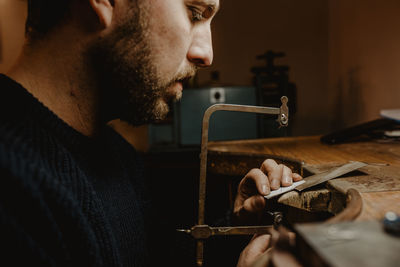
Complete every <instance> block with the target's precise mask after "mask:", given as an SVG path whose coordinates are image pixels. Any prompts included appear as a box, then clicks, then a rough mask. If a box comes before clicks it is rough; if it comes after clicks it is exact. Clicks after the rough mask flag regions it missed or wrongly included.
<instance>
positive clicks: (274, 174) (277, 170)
mask: <svg viewBox="0 0 400 267" xmlns="http://www.w3.org/2000/svg"><path fill="white" fill-rule="evenodd" d="M260 169H261V170H262V171H263V172H264V173H266V174H267V176H268V179H269V182H270V187H271V189H272V190H276V189H278V188H279V187H281V177H282V171H283V165H278V164H277V163H276V162H275V160H272V159H267V160H264V162H263V163H262V164H261V168H260Z"/></svg>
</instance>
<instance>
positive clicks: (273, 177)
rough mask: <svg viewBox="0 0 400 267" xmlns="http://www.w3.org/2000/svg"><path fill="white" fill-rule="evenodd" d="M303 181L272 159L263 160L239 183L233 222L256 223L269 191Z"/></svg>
mask: <svg viewBox="0 0 400 267" xmlns="http://www.w3.org/2000/svg"><path fill="white" fill-rule="evenodd" d="M301 179H303V178H302V177H301V176H300V175H299V174H297V173H293V172H292V170H291V169H290V168H289V167H287V166H285V165H282V164H277V163H276V162H275V161H274V160H272V159H267V160H265V161H264V162H263V163H262V164H261V167H260V168H259V169H252V170H251V171H249V172H248V173H247V174H246V176H245V177H244V178H243V179H242V181H240V184H239V187H238V192H237V195H236V199H235V204H234V209H233V213H234V216H235V220H236V221H237V222H238V223H239V224H241V223H247V222H253V224H254V223H256V221H257V218H259V216H260V215H261V212H262V211H263V210H264V208H265V198H264V196H266V195H268V194H269V193H270V191H271V190H276V189H279V187H281V186H290V185H292V184H293V181H294V182H297V181H300V180H301Z"/></svg>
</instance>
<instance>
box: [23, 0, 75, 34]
mask: <svg viewBox="0 0 400 267" xmlns="http://www.w3.org/2000/svg"><path fill="white" fill-rule="evenodd" d="M72 1H73V0H28V18H27V20H26V24H25V34H26V36H27V37H28V38H30V39H36V38H40V37H42V36H43V35H45V34H46V33H48V32H49V31H50V30H52V29H53V28H54V27H55V26H57V25H58V24H60V22H62V20H63V19H64V18H65V17H66V16H67V14H69V10H70V8H69V5H70V4H71V2H72Z"/></svg>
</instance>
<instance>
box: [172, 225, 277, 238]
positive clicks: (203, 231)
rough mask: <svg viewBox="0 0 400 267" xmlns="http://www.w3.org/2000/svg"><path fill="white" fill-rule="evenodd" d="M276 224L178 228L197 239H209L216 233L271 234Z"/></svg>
mask: <svg viewBox="0 0 400 267" xmlns="http://www.w3.org/2000/svg"><path fill="white" fill-rule="evenodd" d="M273 229H274V226H272V225H267V226H234V227H211V226H208V225H195V226H193V227H192V228H191V229H177V231H179V232H184V233H187V234H190V235H192V237H193V238H195V239H207V238H209V237H211V236H215V235H224V236H226V235H254V234H270V233H271V230H273Z"/></svg>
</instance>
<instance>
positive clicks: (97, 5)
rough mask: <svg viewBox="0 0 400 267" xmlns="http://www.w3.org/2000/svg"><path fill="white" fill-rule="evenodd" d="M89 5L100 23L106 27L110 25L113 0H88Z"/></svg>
mask: <svg viewBox="0 0 400 267" xmlns="http://www.w3.org/2000/svg"><path fill="white" fill-rule="evenodd" d="M89 3H90V6H91V7H92V9H93V11H94V12H95V13H96V15H97V17H98V18H99V22H100V24H101V25H102V26H103V27H104V28H106V27H108V26H110V25H111V21H112V17H113V12H114V0H89Z"/></svg>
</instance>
